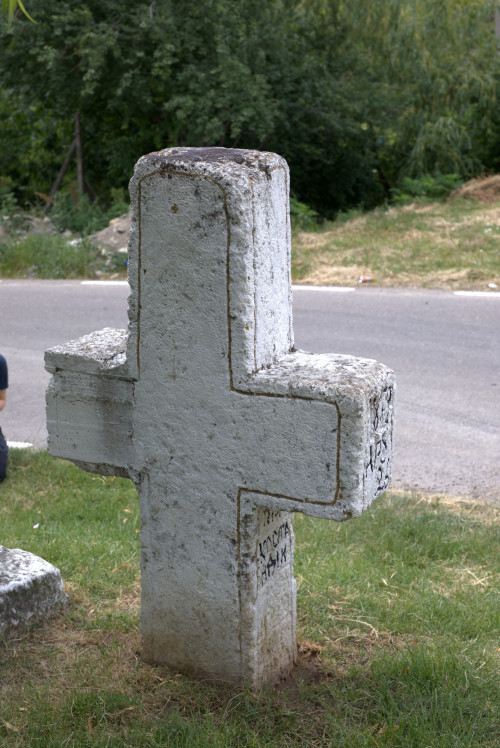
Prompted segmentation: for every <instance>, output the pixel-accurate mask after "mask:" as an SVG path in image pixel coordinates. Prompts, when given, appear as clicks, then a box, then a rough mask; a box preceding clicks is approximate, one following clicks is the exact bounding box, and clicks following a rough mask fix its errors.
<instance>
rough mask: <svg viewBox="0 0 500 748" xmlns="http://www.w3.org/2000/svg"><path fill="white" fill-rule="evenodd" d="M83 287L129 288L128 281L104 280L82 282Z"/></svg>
mask: <svg viewBox="0 0 500 748" xmlns="http://www.w3.org/2000/svg"><path fill="white" fill-rule="evenodd" d="M80 285H82V286H128V281H117V280H104V281H99V280H95V281H81V282H80Z"/></svg>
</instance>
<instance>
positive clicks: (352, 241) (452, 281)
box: [292, 198, 500, 290]
mask: <svg viewBox="0 0 500 748" xmlns="http://www.w3.org/2000/svg"><path fill="white" fill-rule="evenodd" d="M292 267H293V276H294V279H295V280H296V281H300V282H301V283H305V284H311V285H353V284H354V283H358V282H359V279H360V277H362V276H371V277H373V278H374V280H373V281H372V282H373V283H374V284H375V285H379V286H413V287H418V286H423V287H430V288H432V287H434V288H449V289H482V290H488V288H489V286H488V284H490V283H496V284H497V286H498V287H499V288H500V202H497V203H495V204H494V205H493V206H492V205H490V204H488V205H485V204H482V203H479V202H476V201H472V200H467V201H465V200H463V199H462V198H455V199H454V200H449V201H446V202H443V203H432V204H425V205H418V204H412V205H409V206H403V207H391V208H389V209H388V210H380V209H379V210H375V211H372V212H371V213H367V214H365V215H364V216H361V217H359V216H357V217H354V218H352V219H349V220H343V221H338V222H336V223H333V224H329V225H328V226H327V227H326V228H325V229H323V230H321V231H318V232H314V233H311V232H309V233H306V232H299V233H298V234H296V235H295V236H294V238H293V265H292Z"/></svg>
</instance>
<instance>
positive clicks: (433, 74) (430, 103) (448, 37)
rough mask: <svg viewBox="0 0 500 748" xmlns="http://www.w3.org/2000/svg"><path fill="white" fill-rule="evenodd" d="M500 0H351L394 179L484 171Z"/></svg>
mask: <svg viewBox="0 0 500 748" xmlns="http://www.w3.org/2000/svg"><path fill="white" fill-rule="evenodd" d="M495 5H496V3H495V0H439V2H436V0H413V1H412V2H411V3H402V2H399V0H372V1H371V2H370V3H368V4H367V3H365V2H364V1H363V0H349V2H343V3H342V6H341V16H342V18H344V20H345V22H346V24H347V25H348V26H349V28H350V37H351V39H353V40H356V41H355V46H356V49H357V51H358V54H359V55H360V57H362V58H363V59H364V62H365V69H366V70H367V73H368V76H369V77H371V88H372V92H373V98H374V100H375V101H377V102H378V104H379V110H378V112H377V111H374V112H373V118H372V120H371V121H370V123H369V124H370V126H371V127H373V131H374V136H375V138H376V139H377V142H378V152H379V159H380V162H381V163H382V164H383V167H384V169H385V170H386V172H387V175H388V179H389V181H391V182H394V181H395V180H396V179H397V177H398V175H400V174H406V175H408V176H421V175H422V174H426V173H429V174H433V173H434V174H444V173H447V172H448V173H450V172H458V173H459V174H461V175H462V176H464V177H467V176H472V175H474V174H477V173H478V172H479V171H481V169H482V168H484V165H483V163H482V159H481V143H482V142H483V141H484V139H485V138H487V137H488V133H489V132H491V123H492V116H493V112H494V108H495V102H496V90H497V79H498V71H499V57H498V51H497V41H496V39H495V27H494V10H495Z"/></svg>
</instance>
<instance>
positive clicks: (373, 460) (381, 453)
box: [365, 387, 394, 494]
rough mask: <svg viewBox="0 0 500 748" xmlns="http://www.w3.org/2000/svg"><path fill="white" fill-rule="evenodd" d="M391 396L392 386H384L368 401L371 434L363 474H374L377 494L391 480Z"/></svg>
mask: <svg viewBox="0 0 500 748" xmlns="http://www.w3.org/2000/svg"><path fill="white" fill-rule="evenodd" d="M393 398H394V391H393V388H392V387H386V388H385V389H384V391H383V393H382V395H381V396H380V397H378V396H377V397H372V399H371V402H370V405H371V413H370V418H371V427H372V434H371V439H370V443H369V445H368V453H367V460H366V463H365V476H368V475H370V474H375V480H376V483H377V488H376V491H377V494H380V493H382V492H383V491H385V490H386V488H387V487H388V486H389V483H390V480H391V459H392V407H393V402H392V400H393Z"/></svg>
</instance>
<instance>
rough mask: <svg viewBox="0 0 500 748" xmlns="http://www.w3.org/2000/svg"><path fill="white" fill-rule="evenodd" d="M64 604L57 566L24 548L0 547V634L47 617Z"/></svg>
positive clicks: (64, 596) (66, 599)
mask: <svg viewBox="0 0 500 748" xmlns="http://www.w3.org/2000/svg"><path fill="white" fill-rule="evenodd" d="M67 604H68V597H67V595H66V594H65V592H64V588H63V582H62V579H61V572H60V571H59V569H57V568H56V567H55V566H52V564H49V563H48V561H44V559H43V558H40V557H39V556H35V555H34V554H33V553H28V551H22V550H20V549H19V548H14V549H10V548H5V547H4V546H0V635H1V634H3V633H5V632H10V631H12V630H17V629H19V628H23V627H25V626H29V625H31V624H33V623H37V622H38V621H40V620H43V619H45V618H50V617H51V616H53V615H56V613H59V612H60V610H61V609H62V608H64V607H66V606H67Z"/></svg>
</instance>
